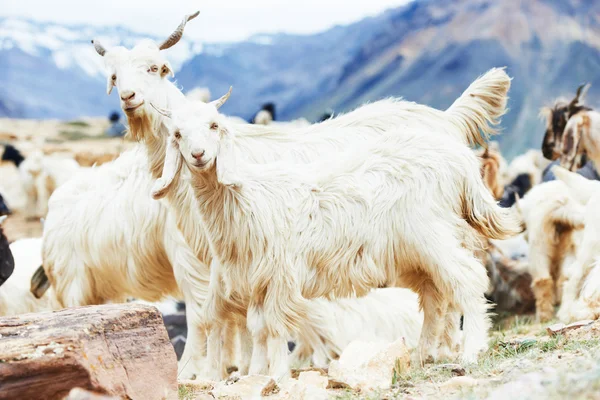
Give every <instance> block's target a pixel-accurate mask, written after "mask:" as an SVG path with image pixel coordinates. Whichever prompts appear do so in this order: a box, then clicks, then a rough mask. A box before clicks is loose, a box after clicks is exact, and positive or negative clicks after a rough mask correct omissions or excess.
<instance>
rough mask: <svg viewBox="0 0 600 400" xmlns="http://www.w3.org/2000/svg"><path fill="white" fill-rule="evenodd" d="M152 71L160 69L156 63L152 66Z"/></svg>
mask: <svg viewBox="0 0 600 400" xmlns="http://www.w3.org/2000/svg"><path fill="white" fill-rule="evenodd" d="M150 71H152V72H157V71H158V67H157V66H156V65H153V66H151V67H150Z"/></svg>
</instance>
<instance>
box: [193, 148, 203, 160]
mask: <svg viewBox="0 0 600 400" xmlns="http://www.w3.org/2000/svg"><path fill="white" fill-rule="evenodd" d="M203 155H204V150H201V151H192V157H194V158H195V159H196V160H200V159H201V158H202V156H203Z"/></svg>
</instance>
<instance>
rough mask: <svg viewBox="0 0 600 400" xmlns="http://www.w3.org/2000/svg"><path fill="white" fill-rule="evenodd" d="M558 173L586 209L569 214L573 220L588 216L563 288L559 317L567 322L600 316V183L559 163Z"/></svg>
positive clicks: (555, 170)
mask: <svg viewBox="0 0 600 400" xmlns="http://www.w3.org/2000/svg"><path fill="white" fill-rule="evenodd" d="M552 172H553V173H554V175H555V176H556V177H557V178H558V179H560V180H561V181H562V182H564V183H565V184H566V185H567V186H568V187H569V189H570V191H571V192H572V193H573V195H574V196H575V197H576V198H577V200H578V201H579V202H580V204H581V205H583V206H584V207H585V208H584V209H583V210H580V211H579V212H573V213H571V214H570V215H569V217H570V218H572V219H573V220H574V222H573V223H576V222H577V221H580V220H582V219H583V218H585V229H584V231H583V239H582V240H581V242H580V244H579V246H578V250H577V257H576V259H575V260H574V262H573V265H572V266H571V268H570V276H569V277H568V280H567V281H566V283H565V286H564V290H563V304H562V306H561V308H560V310H559V312H558V317H559V319H560V320H561V321H563V322H565V323H569V322H573V321H577V320H582V319H598V318H599V317H600V215H599V214H598V209H599V207H600V182H598V181H594V180H589V179H586V178H584V177H582V176H581V175H579V174H576V173H574V172H569V171H568V170H566V169H564V168H561V167H558V166H555V167H553V168H552Z"/></svg>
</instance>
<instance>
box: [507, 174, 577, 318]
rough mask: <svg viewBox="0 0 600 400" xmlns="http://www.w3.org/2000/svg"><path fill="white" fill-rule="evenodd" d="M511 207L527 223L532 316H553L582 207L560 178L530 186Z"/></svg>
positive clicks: (567, 273)
mask: <svg viewBox="0 0 600 400" xmlns="http://www.w3.org/2000/svg"><path fill="white" fill-rule="evenodd" d="M515 207H516V208H518V209H519V210H520V211H521V213H522V216H523V219H524V220H525V225H526V226H527V231H526V235H525V236H526V238H527V241H528V243H529V263H528V272H529V273H530V274H531V277H532V283H531V285H532V290H533V294H534V296H535V299H536V316H537V319H538V320H542V321H547V320H550V319H551V318H553V317H554V305H555V304H560V303H561V299H562V297H563V296H562V287H563V282H564V280H566V279H567V278H568V277H569V276H570V274H571V272H570V268H571V265H572V263H573V260H574V259H575V255H576V253H577V248H578V244H579V241H580V240H581V236H582V233H583V227H584V220H583V216H582V211H583V209H582V207H581V205H580V204H579V202H578V201H577V199H576V197H575V196H574V195H573V194H571V191H570V190H569V189H568V187H567V185H566V184H565V183H564V182H562V181H560V180H555V181H550V182H544V183H541V184H539V185H537V186H534V187H533V188H532V189H531V190H530V191H529V192H528V193H527V194H526V195H525V197H524V198H523V199H522V200H520V201H519V202H518V204H517V205H516V206H515Z"/></svg>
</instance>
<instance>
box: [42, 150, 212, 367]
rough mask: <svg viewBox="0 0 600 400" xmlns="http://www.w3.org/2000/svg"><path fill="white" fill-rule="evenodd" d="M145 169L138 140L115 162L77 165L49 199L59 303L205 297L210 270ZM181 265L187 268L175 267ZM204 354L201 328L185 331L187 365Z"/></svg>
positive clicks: (47, 233) (49, 253)
mask: <svg viewBox="0 0 600 400" xmlns="http://www.w3.org/2000/svg"><path fill="white" fill-rule="evenodd" d="M148 169H149V166H148V157H147V156H146V150H145V149H144V148H143V147H142V146H139V145H138V146H137V147H136V148H134V149H133V150H129V151H126V152H124V153H123V154H122V155H121V156H120V157H119V158H118V159H117V160H115V161H113V162H109V163H107V164H103V165H102V166H100V167H96V168H90V169H85V170H82V171H80V173H79V174H78V175H76V176H75V177H74V178H73V179H72V180H70V181H69V182H67V183H66V184H65V185H63V186H62V187H60V188H58V189H57V190H56V191H55V192H54V194H53V195H52V197H51V198H50V202H49V211H48V216H47V218H46V222H45V226H44V246H43V259H44V269H45V271H46V273H47V275H48V277H49V279H50V281H51V283H52V286H53V288H54V290H55V292H56V296H57V298H58V300H59V302H60V303H61V304H62V305H63V306H77V305H89V304H101V303H104V302H107V301H112V302H123V301H125V300H126V298H128V297H135V298H138V299H143V300H147V301H150V302H156V301H159V300H161V299H163V298H164V297H167V296H171V297H175V298H179V299H181V298H183V299H184V300H185V301H186V302H187V303H189V304H191V303H193V302H194V301H195V300H194V299H195V298H200V299H201V300H202V301H203V299H204V297H205V296H206V288H207V286H208V280H209V276H208V269H207V268H206V267H202V266H200V265H198V264H199V261H198V257H197V255H196V254H195V253H194V252H193V251H192V250H191V249H190V248H189V246H188V245H187V243H186V241H185V240H183V237H182V236H181V235H180V234H178V233H179V231H178V229H177V226H176V224H175V220H174V219H173V218H172V214H169V213H168V212H167V209H166V207H164V206H163V205H161V204H160V203H158V202H156V201H152V200H151V199H149V197H148V195H147V193H148V191H149V190H150V187H151V183H152V177H151V176H150V175H149V174H148ZM167 232H169V233H168V234H167ZM182 264H185V265H187V266H188V267H187V268H175V267H174V266H175V265H182ZM203 272H206V274H207V275H206V276H203V275H202V273H203ZM187 318H188V321H189V325H190V326H191V327H194V326H197V325H198V322H197V321H198V318H199V316H198V313H195V312H194V309H193V308H191V309H188V317H187ZM204 354H205V335H204V333H203V332H202V331H200V330H199V329H198V328H190V329H188V340H187V343H186V351H185V353H184V356H185V360H187V363H186V364H185V365H186V367H189V368H196V365H195V361H196V360H199V361H198V362H200V363H202V360H203V357H204V356H203V355H204ZM182 365H183V364H182Z"/></svg>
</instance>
